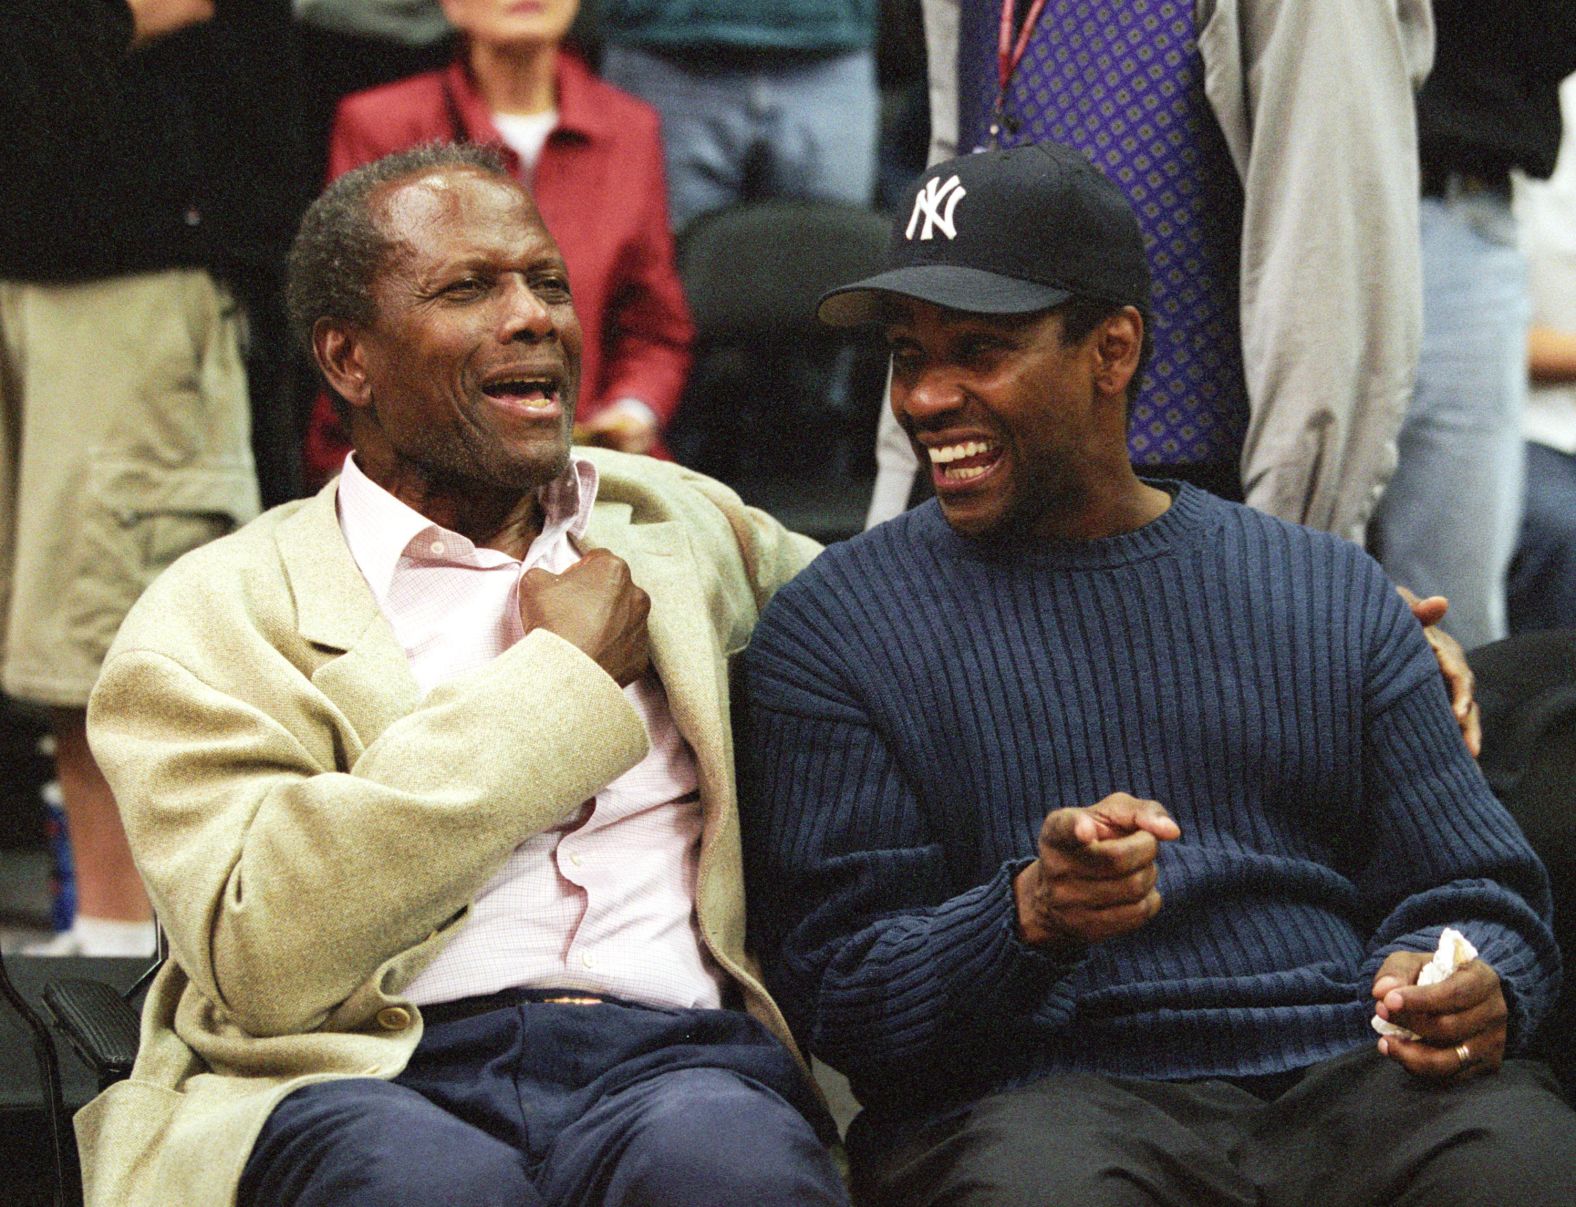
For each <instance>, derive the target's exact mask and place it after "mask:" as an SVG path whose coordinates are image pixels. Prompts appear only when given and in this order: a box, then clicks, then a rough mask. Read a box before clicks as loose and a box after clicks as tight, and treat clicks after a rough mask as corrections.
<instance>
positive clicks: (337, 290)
mask: <svg viewBox="0 0 1576 1207" xmlns="http://www.w3.org/2000/svg"><path fill="white" fill-rule="evenodd" d="M442 168H472V169H475V170H476V171H479V172H485V173H486V174H488V175H490V176H498V177H502V178H503V179H505V180H512V179H513V177H512V176H511V175H510V174H509V169H508V167H507V166H506V165H505V164H504V161H503V157H502V156H501V155H500V154H499V153H498V151H497V150H496V149H495V148H493V147H488V146H478V145H476V144H473V143H447V142H435V143H426V144H424V145H422V146H419V147H412V148H410V149H409V150H407V151H396V152H394V154H392V155H385V156H384V157H383V158H382V159H376V160H373V161H372V162H371V163H369V164H365V165H363V166H362V167H359V168H356V169H354V170H352V171H349V172H346V173H345V174H344V175H343V176H341V177H339V178H338V179H337V180H335V181H334V182H333V183H331V184H330V185H329V186H328V187H327V188H326V189H324V190H323V192H322V193H321V195H319V196H318V198H317V200H316V201H314V202H312V204H311V205H310V206H309V207H308V208H307V211H306V214H305V216H303V217H302V219H301V229H300V230H299V231H298V232H297V233H296V237H295V242H294V243H293V244H291V247H290V256H289V259H288V261H287V262H286V270H285V306H286V308H287V310H288V312H289V316H290V327H291V330H292V331H294V332H295V335H296V338H297V339H298V340H300V341H301V344H302V346H303V347H305V349H306V351H307V355H308V357H311V356H312V328H313V327H314V326H316V325H317V322H318V320H319V319H325V318H328V319H339V320H342V321H344V322H348V323H359V324H366V323H370V322H371V321H372V320H373V319H374V318H375V317H376V313H377V308H376V306H375V305H374V303H373V300H372V281H373V279H374V278H375V277H376V276H377V274H378V272H379V271H380V270H381V269H382V267H383V265H384V263H385V261H386V260H387V259H388V256H389V253H390V252H391V251H392V250H393V247H394V243H393V241H392V240H391V239H389V237H388V236H387V235H386V234H385V233H384V231H383V230H382V228H381V227H380V226H379V225H378V221H377V218H376V217H375V216H374V214H373V207H372V204H371V200H372V194H373V193H375V192H376V191H377V190H378V189H379V188H381V187H382V186H383V185H386V184H392V183H393V182H395V181H397V180H402V179H404V178H405V177H408V176H417V175H420V174H421V173H423V172H429V171H433V170H435V169H442ZM314 363H315V360H314Z"/></svg>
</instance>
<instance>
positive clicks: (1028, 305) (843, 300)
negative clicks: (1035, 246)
mask: <svg viewBox="0 0 1576 1207" xmlns="http://www.w3.org/2000/svg"><path fill="white" fill-rule="evenodd" d="M893 294H898V295H899V296H901V297H907V298H917V299H918V300H920V301H922V302H931V303H934V304H935V305H937V306H945V307H947V309H949V310H967V311H970V312H972V313H974V314H1029V313H1032V312H1033V311H1036V310H1049V309H1050V308H1051V307H1052V306H1060V305H1061V304H1062V303H1063V302H1065V301H1066V300H1067V299H1068V298H1070V297H1072V296H1073V295H1072V292H1071V291H1070V290H1066V289H1058V288H1056V287H1055V286H1054V285H1042V284H1040V283H1038V282H1036V281H1020V280H1018V279H1017V278H1016V277H1004V276H1000V275H998V274H997V273H994V272H986V271H985V270H983V269H979V268H964V267H962V266H960V265H957V264H913V265H910V266H909V267H907V268H894V269H892V270H891V271H890V272H882V273H877V274H876V275H875V276H873V277H866V278H865V279H864V280H862V281H855V282H854V283H853V284H851V285H842V286H839V287H838V288H836V289H832V290H828V291H827V292H826V293H824V294H822V295H821V300H820V301H819V302H817V303H816V308H815V314H816V317H817V318H819V319H820V320H821V321H822V322H823V323H825V324H827V326H829V327H857V326H859V325H861V324H863V323H874V322H879V321H881V320H882V319H884V318H886V317H888V315H887V311H886V309H885V307H884V305H883V302H884V300H885V299H887V298H889V297H890V296H891V295H893Z"/></svg>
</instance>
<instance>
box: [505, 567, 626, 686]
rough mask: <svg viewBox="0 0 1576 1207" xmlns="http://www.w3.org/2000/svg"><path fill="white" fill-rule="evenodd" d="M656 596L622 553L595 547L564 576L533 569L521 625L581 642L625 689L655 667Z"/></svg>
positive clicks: (524, 587)
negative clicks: (650, 639)
mask: <svg viewBox="0 0 1576 1207" xmlns="http://www.w3.org/2000/svg"><path fill="white" fill-rule="evenodd" d="M650 612H651V597H650V596H649V595H647V594H646V593H645V592H644V591H642V590H641V589H640V588H639V587H637V586H636V585H635V583H634V580H633V579H631V578H630V576H629V566H628V565H627V564H626V563H625V561H624V559H623V558H621V557H619V556H618V555H617V554H614V553H609V552H608V551H607V550H606V549H593V550H592V551H591V552H590V553H588V554H586V555H585V556H584V557H583V558H581V559H580V560H579V561H578V562H576V563H575V564H574V565H573V566H571V567H569V569H567V570H565V571H564V572H563V573H562V574H551V573H549V572H548V571H546V570H543V569H540V568H538V569H534V570H527V571H526V572H525V574H524V576H523V577H522V578H521V579H520V623H521V624H523V625H524V626H525V631H526V632H527V633H529V632H531V631H532V630H533V629H546V630H547V631H548V632H549V633H556V634H557V635H558V636H560V637H562V638H563V639H564V640H565V641H567V642H569V643H570V644H571V645H574V646H578V647H579V648H580V649H581V650H583V651H585V653H586V654H587V655H588V656H589V657H590V658H592V659H593V660H594V661H595V662H596V664H597V665H598V666H600V667H601V668H602V669H603V670H605V671H606V672H607V673H608V674H609V675H612V676H613V678H614V679H615V680H617V682H618V685H619V686H620V687H628V686H629V685H630V684H631V683H633V682H634V681H635V680H637V679H639V678H640V677H641V676H642V675H644V674H645V673H646V671H647V669H648V668H649V667H650V665H651V650H650V647H649V645H648V643H647V638H646V617H647V616H648V615H649V614H650Z"/></svg>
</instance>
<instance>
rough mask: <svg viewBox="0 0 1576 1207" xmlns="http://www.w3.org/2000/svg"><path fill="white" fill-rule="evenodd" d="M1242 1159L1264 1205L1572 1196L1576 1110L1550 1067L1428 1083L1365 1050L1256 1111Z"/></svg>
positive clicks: (1323, 1067) (1541, 1200) (1558, 1201)
mask: <svg viewBox="0 0 1576 1207" xmlns="http://www.w3.org/2000/svg"><path fill="white" fill-rule="evenodd" d="M1239 1165H1240V1167H1241V1168H1242V1170H1243V1172H1244V1173H1245V1174H1246V1175H1248V1176H1249V1177H1250V1178H1251V1179H1252V1180H1253V1181H1254V1182H1255V1183H1256V1184H1257V1185H1259V1186H1260V1187H1261V1188H1262V1189H1263V1191H1264V1193H1265V1196H1266V1197H1265V1199H1264V1202H1265V1203H1266V1204H1268V1205H1269V1207H1293V1205H1295V1204H1303V1203H1319V1204H1322V1205H1325V1207H1342V1205H1350V1207H1369V1205H1370V1204H1375V1203H1383V1204H1394V1205H1396V1207H1483V1205H1484V1204H1488V1203H1515V1204H1517V1205H1518V1207H1545V1205H1547V1207H1556V1205H1568V1204H1570V1203H1576V1112H1573V1111H1572V1110H1571V1108H1570V1107H1569V1106H1567V1105H1566V1104H1565V1102H1564V1100H1563V1099H1561V1098H1560V1096H1559V1093H1558V1091H1557V1090H1556V1089H1555V1085H1554V1079H1553V1076H1552V1074H1551V1073H1550V1072H1549V1070H1548V1068H1547V1067H1546V1066H1544V1065H1542V1064H1540V1063H1538V1062H1535V1061H1523V1060H1511V1061H1507V1062H1506V1063H1505V1065H1504V1067H1503V1068H1502V1069H1501V1070H1500V1071H1499V1072H1498V1073H1493V1074H1487V1075H1483V1076H1479V1077H1473V1078H1467V1079H1463V1080H1460V1081H1452V1082H1432V1081H1424V1080H1422V1079H1420V1078H1417V1077H1414V1076H1412V1075H1411V1074H1410V1073H1408V1072H1406V1070H1404V1069H1402V1068H1401V1067H1400V1066H1399V1065H1397V1064H1396V1063H1395V1062H1394V1061H1392V1060H1389V1059H1388V1058H1386V1057H1383V1056H1381V1055H1379V1053H1378V1052H1377V1051H1375V1050H1374V1049H1373V1048H1371V1047H1368V1046H1366V1045H1365V1046H1364V1047H1362V1048H1359V1049H1357V1050H1356V1051H1354V1052H1351V1053H1348V1054H1347V1055H1345V1056H1340V1057H1337V1058H1335V1059H1334V1060H1329V1061H1325V1062H1323V1063H1322V1064H1318V1065H1315V1066H1313V1067H1312V1068H1311V1069H1309V1070H1308V1072H1307V1074H1306V1075H1305V1076H1304V1077H1303V1079H1302V1081H1301V1082H1299V1083H1298V1085H1297V1086H1295V1087H1294V1088H1293V1089H1291V1090H1289V1091H1287V1092H1286V1093H1285V1094H1283V1095H1282V1096H1281V1097H1280V1098H1278V1099H1277V1100H1276V1101H1275V1102H1273V1103H1271V1104H1269V1105H1268V1106H1266V1107H1265V1108H1264V1110H1263V1111H1262V1112H1261V1113H1260V1114H1259V1115H1258V1117H1257V1119H1256V1123H1255V1126H1254V1128H1253V1129H1252V1130H1251V1131H1250V1133H1249V1134H1248V1136H1247V1138H1246V1139H1245V1140H1244V1142H1243V1145H1242V1149H1241V1153H1240V1157H1239Z"/></svg>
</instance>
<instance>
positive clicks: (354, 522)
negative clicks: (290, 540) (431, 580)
mask: <svg viewBox="0 0 1576 1207" xmlns="http://www.w3.org/2000/svg"><path fill="white" fill-rule="evenodd" d="M596 492H597V471H596V466H594V465H592V464H591V462H589V461H587V460H586V459H585V458H583V457H571V458H570V459H569V464H568V465H567V466H566V467H565V468H564V472H563V473H561V474H559V475H558V477H556V478H554V479H553V480H552V481H551V482H549V483H548V484H547V485H546V486H543V487H541V488H539V490H538V492H537V497H538V499H539V500H540V501H541V504H542V516H543V522H542V531H541V534H540V535H539V536H538V537H537V538H536V540H535V541H533V542H532V544H531V548H530V549H529V550H527V552H526V555H525V559H524V562H523V563H522V562H520V561H519V560H517V559H515V558H512V557H510V556H509V555H508V554H505V553H500V552H499V551H498V550H496V549H478V548H476V546H475V545H473V544H472V543H471V541H470V539H469V538H468V537H464V536H461V535H460V534H459V533H457V532H453V531H451V530H449V529H447V528H445V527H443V526H442V525H441V524H436V523H434V522H433V521H432V520H429V519H428V518H427V517H426V516H424V515H422V514H421V512H419V511H417V510H416V509H415V508H414V507H411V506H410V505H409V504H407V503H404V502H401V501H400V500H399V499H397V498H395V497H394V496H393V495H392V494H390V493H389V492H388V491H386V490H384V489H383V487H381V486H379V485H378V484H377V483H376V482H374V481H373V480H372V479H371V478H369V477H367V475H366V474H365V473H363V472H362V470H361V467H360V466H358V465H357V464H356V458H355V454H351V455H350V456H347V457H346V458H345V466H344V469H343V470H342V471H341V473H340V475H339V492H338V496H337V499H336V502H337V505H338V511H339V527H340V531H342V532H343V533H344V535H345V544H347V545H348V546H350V555H351V557H353V558H354V559H355V562H356V565H357V566H358V567H359V568H360V570H361V575H362V577H363V578H365V579H366V580H367V585H368V586H370V587H371V588H372V593H373V595H374V596H375V597H376V598H377V600H378V602H379V603H380V604H381V603H383V601H384V600H386V599H387V597H388V591H389V586H390V584H391V583H392V582H393V581H394V573H395V571H396V570H397V569H398V567H399V563H400V559H401V558H402V557H405V556H406V555H407V554H409V556H410V557H411V558H412V559H413V560H415V561H428V562H430V561H437V560H442V561H444V562H448V563H453V562H456V561H458V562H462V563H469V564H471V565H475V566H478V567H488V566H500V565H507V564H514V565H521V564H525V565H529V564H530V563H532V562H533V561H535V560H537V558H539V557H541V556H543V555H544V554H545V553H546V551H547V550H548V549H550V548H551V547H552V545H553V543H554V542H555V541H558V540H561V539H568V540H579V539H580V538H581V537H582V536H583V535H585V530H586V525H587V524H589V523H590V522H591V509H592V507H593V505H594V504H595V503H596ZM434 542H436V543H438V544H439V545H440V546H441V552H435V551H434V549H433V544H434ZM413 546H415V547H414V548H413Z"/></svg>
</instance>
